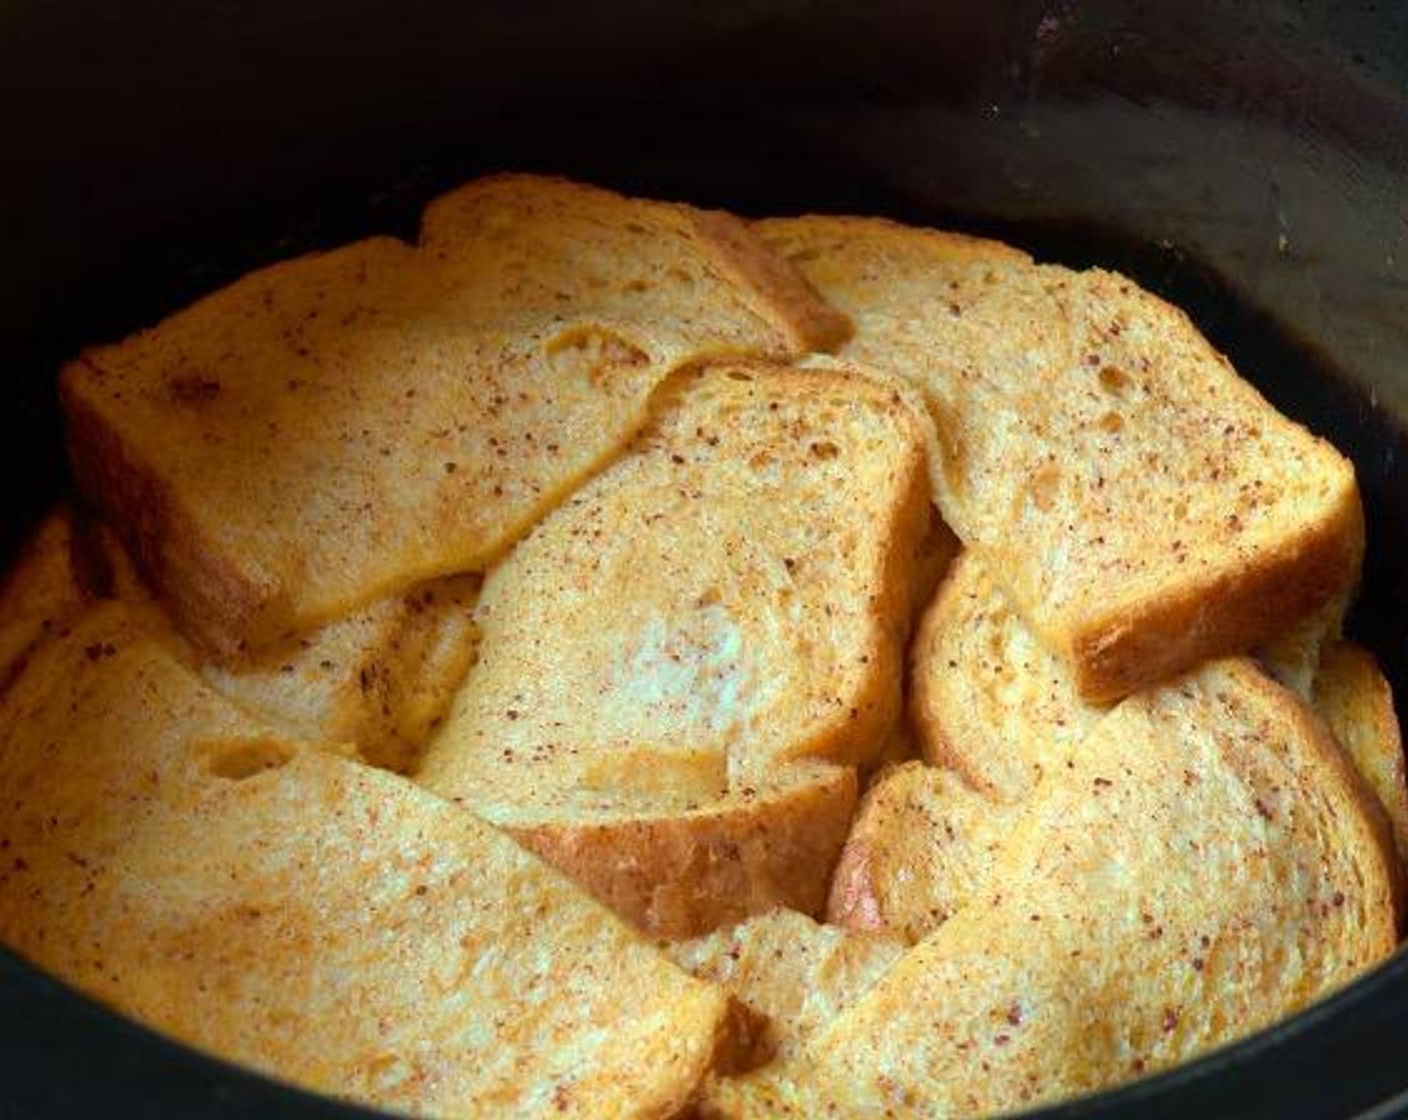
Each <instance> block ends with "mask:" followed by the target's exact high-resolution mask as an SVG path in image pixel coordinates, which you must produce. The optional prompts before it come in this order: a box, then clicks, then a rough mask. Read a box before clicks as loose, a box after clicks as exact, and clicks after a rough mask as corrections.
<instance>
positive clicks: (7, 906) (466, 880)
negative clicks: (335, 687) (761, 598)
mask: <svg viewBox="0 0 1408 1120" xmlns="http://www.w3.org/2000/svg"><path fill="white" fill-rule="evenodd" d="M0 705H3V718H0V790H3V796H0V802H3V808H0V838H3V846H4V856H5V859H4V861H3V864H0V940H3V941H4V942H5V943H7V944H8V945H10V946H11V947H13V948H14V949H16V950H17V951H18V952H20V953H21V954H22V955H24V956H26V957H28V958H29V959H30V960H32V961H34V962H35V963H36V964H38V965H40V966H41V967H43V968H45V969H47V970H50V971H52V972H54V973H56V974H57V975H58V976H60V977H62V978H63V979H65V980H66V981H68V982H70V983H72V984H74V985H76V986H77V987H79V988H81V989H82V990H83V991H85V992H87V993H88V994H90V995H92V996H94V997H96V998H98V999H100V1000H102V1001H104V1002H106V1003H109V1004H111V1005H113V1006H114V1007H116V1008H118V1009H120V1010H122V1011H123V1012H125V1013H127V1014H129V1015H132V1016H134V1017H136V1018H138V1019H141V1020H143V1021H144V1022H147V1023H149V1024H150V1025H152V1026H154V1027H156V1028H158V1029H159V1030H162V1031H163V1032H165V1033H167V1034H169V1035H171V1036H173V1037H175V1038H177V1039H179V1040H181V1041H183V1042H186V1043H188V1044H191V1045H194V1046H197V1047H200V1048H203V1049H207V1050H211V1051H213V1052H215V1053H218V1054H220V1055H222V1056H224V1057H226V1058H228V1059H231V1060H234V1061H238V1062H243V1063H247V1064H249V1065H252V1066H254V1067H255V1068H257V1069H260V1070H262V1071H264V1072H267V1073H270V1074H273V1075H275V1076H278V1077H280V1078H284V1079H287V1080H289V1081H293V1082H295V1083H297V1084H300V1085H304V1086H307V1087H309V1088H312V1089H316V1090H321V1091H323V1092H327V1093H331V1094H334V1095H337V1096H342V1097H350V1098H353V1099H356V1100H359V1101H363V1102H365V1103H368V1104H373V1105H377V1106H380V1107H383V1108H388V1109H392V1110H394V1111H396V1112H398V1113H401V1112H404V1113H409V1114H413V1115H436V1116H444V1115H460V1116H468V1115H488V1114H493V1115H515V1116H553V1117H556V1116H563V1115H566V1116H604V1115H613V1116H615V1115H620V1116H640V1117H647V1116H648V1117H663V1116H669V1115H673V1114H674V1113H676V1112H677V1111H678V1110H679V1109H680V1108H681V1107H682V1106H684V1105H685V1104H686V1103H687V1101H688V1100H689V1098H690V1095H691V1093H692V1092H693V1091H694V1088H695V1086H696V1084H697V1082H698V1081H699V1079H700V1077H701V1075H702V1074H703V1072H704V1070H705V1069H706V1068H707V1067H708V1065H709V1063H710V1062H711V1060H712V1054H713V1052H714V1050H715V1047H716V1046H717V1045H718V1043H719V1038H718V1032H719V1030H720V1027H721V1024H722V1023H723V1017H724V1013H725V1007H726V997H725V996H724V994H723V993H722V992H721V991H719V990H718V989H717V988H715V987H713V986H712V985H707V984H704V983H701V982H699V981H696V980H693V979H691V978H689V977H687V976H686V975H685V974H684V973H682V972H681V971H679V970H678V969H677V968H675V967H674V966H673V965H672V964H670V963H669V962H668V961H667V960H665V959H664V958H663V957H662V956H660V955H659V953H658V952H657V951H656V950H655V949H654V948H653V947H652V946H650V945H648V944H646V943H645V942H643V941H642V940H640V939H639V938H638V937H637V936H635V935H634V934H633V933H631V932H630V931H629V930H628V929H627V928H626V927H625V926H624V925H622V924H621V923H620V922H619V921H617V920H616V919H615V918H613V917H612V916H611V915H610V914H609V913H608V912H607V911H605V910H604V909H603V908H601V907H600V906H598V905H597V904H596V903H594V902H592V901H591V900H590V899H588V898H587V897H585V896H584V895H583V894H581V893H580V892H579V891H578V890H577V889H576V888H575V887H573V886H572V885H571V884H570V883H569V882H568V881H567V880H566V879H564V878H563V877H561V876H560V875H558V874H557V873H556V872H554V871H552V870H551V869H549V868H547V867H546V866H544V865H543V864H541V863H540V862H539V861H538V860H536V859H534V858H533V857H532V856H530V855H528V854H527V853H525V852H523V851H522V850H521V849H520V848H519V847H518V846H517V845H515V844H514V843H513V842H512V841H510V840H509V839H508V838H506V837H504V836H503V835H502V834H501V833H499V832H498V831H496V830H495V829H493V828H491V827H490V826H488V825H486V824H484V823H483V822H481V821H479V820H477V819H476V818H475V817H474V816H473V815H471V814H469V813H463V812H460V811H458V810H455V809H453V808H451V807H450V806H448V805H445V804H444V803H443V802H441V801H439V800H437V799H436V798H434V797H432V796H430V795H429V794H427V793H425V792H423V791H421V790H419V789H418V788H417V787H415V786H414V785H412V784H411V783H409V782H407V781H405V780H404V779H399V778H397V777H395V776H393V775H389V774H386V773H383V772H381V771H377V770H373V769H370V768H367V767H364V766H361V765H358V764H356V763H354V762H350V761H348V760H345V759H342V758H338V757H335V756H333V755H330V754H326V753H323V752H319V751H315V750H310V749H307V748H305V747H303V746H300V745H299V744H296V743H292V742H289V741H286V740H282V739H279V738H276V737H272V736H271V735H270V734H269V732H268V730H267V729H266V728H265V727H264V726H263V725H261V724H260V723H259V722H257V721H255V720H252V719H251V718H250V717H249V716H247V715H246V714H244V713H243V712H241V711H240V710H239V709H238V708H236V707H234V706H233V705H230V704H229V703H227V702H225V701H223V700H221V699H220V698H219V697H218V696H217V695H216V694H215V693H214V692H212V691H211V690H210V689H208V688H207V687H206V686H204V685H203V684H202V683H201V681H200V680H199V679H198V678H197V677H195V676H193V675H192V674H190V673H189V672H187V671H186V670H185V669H184V668H183V667H182V666H181V665H180V664H178V663H177V662H176V661H175V660H174V659H173V658H172V657H171V655H170V654H169V652H168V651H167V650H166V648H165V647H164V646H163V645H162V644H161V643H159V642H157V641H156V640H154V639H152V638H150V637H148V636H146V635H145V634H144V633H143V632H142V630H141V628H140V627H139V626H138V625H136V624H134V623H133V622H132V620H131V618H130V616H129V615H128V613H127V612H126V610H125V608H124V607H122V606H121V605H118V604H109V605H106V606H103V607H100V608H98V609H96V610H95V611H93V612H92V613H90V614H88V615H87V616H86V617H85V618H84V619H83V620H82V621H81V622H80V623H79V624H78V625H77V626H75V628H74V629H73V631H72V632H71V633H70V634H68V635H66V636H64V637H62V638H59V639H56V640H54V641H52V642H49V643H47V644H46V646H45V647H44V648H43V649H42V650H41V651H40V653H39V654H38V655H37V656H36V657H35V659H34V660H33V661H32V662H31V664H30V665H29V666H28V667H27V669H26V670H25V673H24V675H23V676H22V677H21V678H20V679H19V680H18V681H17V682H16V684H15V686H14V687H13V688H12V689H11V690H10V691H9V692H8V693H7V694H6V696H5V697H4V699H3V701H0Z"/></svg>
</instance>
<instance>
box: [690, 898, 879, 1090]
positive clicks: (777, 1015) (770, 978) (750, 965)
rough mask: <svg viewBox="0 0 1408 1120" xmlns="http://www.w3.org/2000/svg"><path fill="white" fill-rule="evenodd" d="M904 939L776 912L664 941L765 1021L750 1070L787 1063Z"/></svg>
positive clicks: (870, 979) (868, 981)
mask: <svg viewBox="0 0 1408 1120" xmlns="http://www.w3.org/2000/svg"><path fill="white" fill-rule="evenodd" d="M903 948H904V946H903V944H902V943H901V942H899V941H896V940H893V939H890V938H881V937H866V936H860V935H856V934H853V933H847V932H846V931H844V930H840V929H837V928H836V927H835V926H824V925H819V924H818V923H816V922H814V921H812V919H811V918H809V917H807V916H806V915H805V914H799V913H798V912H797V911H795V910H770V911H768V912H767V913H765V914H759V915H758V916H756V917H753V918H749V919H748V920H747V921H746V922H742V923H740V924H739V925H736V926H733V927H732V928H729V929H720V930H716V931H715V932H714V933H711V934H708V935H707V936H705V937H699V938H695V939H693V940H690V941H677V942H674V943H673V944H669V945H666V946H664V949H665V952H666V954H667V955H668V956H669V957H670V959H671V960H673V961H674V962H675V963H676V964H678V965H679V966H680V967H681V968H683V969H686V970H687V971H689V972H691V973H693V974H694V975H695V976H697V977H699V978H700V979H701V980H709V981H712V982H713V983H715V984H720V985H722V986H723V987H724V989H725V990H726V991H728V992H729V994H730V995H732V996H733V997H734V998H735V999H738V1000H739V1001H741V1002H742V1003H743V1005H744V1006H745V1007H746V1008H748V1010H749V1011H751V1012H752V1013H753V1014H754V1015H755V1016H756V1017H757V1020H758V1022H759V1023H760V1024H761V1028H760V1030H759V1031H758V1033H757V1036H756V1037H755V1039H754V1040H753V1047H752V1052H751V1053H750V1054H748V1055H747V1056H746V1058H747V1061H748V1066H749V1068H751V1067H754V1066H758V1065H761V1064H763V1063H765V1062H768V1061H774V1060H776V1061H783V1060H785V1059H787V1058H790V1057H791V1056H792V1055H794V1054H795V1053H797V1051H798V1050H799V1049H800V1048H801V1045H802V1043H804V1042H805V1041H806V1040H807V1038H809V1037H810V1036H811V1035H812V1034H814V1033H815V1032H816V1031H817V1030H818V1029H820V1028H821V1027H822V1026H824V1025H825V1024H826V1023H828V1022H830V1021H831V1020H832V1019H834V1018H835V1017H836V1015H837V1014H838V1013H839V1012H840V1011H841V1009H842V1008H844V1007H848V1006H849V1005H850V1004H852V1003H854V1002H855V1001H856V1000H857V999H859V998H860V996H861V995H862V994H863V993H864V992H866V991H867V990H868V989H869V988H870V987H871V986H872V985H874V983H875V982H876V981H877V980H878V979H879V978H880V977H881V976H883V975H884V974H885V972H886V970H887V969H889V967H890V966H891V965H892V964H894V963H895V961H896V960H898V959H899V956H900V953H901V952H902V951H903Z"/></svg>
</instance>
